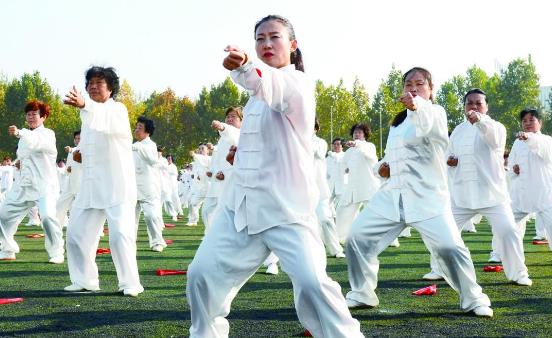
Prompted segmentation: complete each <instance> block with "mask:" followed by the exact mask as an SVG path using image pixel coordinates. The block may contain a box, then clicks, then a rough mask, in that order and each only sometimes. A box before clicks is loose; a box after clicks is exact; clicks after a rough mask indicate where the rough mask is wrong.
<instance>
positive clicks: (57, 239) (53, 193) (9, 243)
mask: <svg viewBox="0 0 552 338" xmlns="http://www.w3.org/2000/svg"><path fill="white" fill-rule="evenodd" d="M17 137H18V138H19V143H18V146H17V157H18V159H19V160H20V163H21V170H20V177H19V180H18V183H17V184H15V185H14V186H13V188H12V189H11V190H10V191H9V193H8V194H7V196H6V200H5V201H4V204H3V205H2V207H1V209H0V223H1V224H0V243H2V252H6V253H12V254H15V253H18V252H19V246H18V245H17V243H16V242H15V240H14V235H15V232H16V231H17V225H18V224H19V222H21V220H22V219H23V218H24V217H25V215H27V213H28V212H29V210H30V209H31V208H32V207H34V206H37V207H38V209H39V212H40V215H41V216H42V223H43V227H44V239H45V241H44V246H45V247H46V251H47V252H48V256H49V257H50V259H60V258H63V253H64V249H63V232H62V229H61V225H60V224H59V222H58V221H57V218H56V201H57V198H58V195H59V182H58V176H57V169H56V156H57V149H56V135H55V134H54V132H53V131H52V130H50V129H48V128H45V127H44V126H43V125H42V126H40V127H38V128H36V129H33V130H29V129H25V128H24V129H21V130H20V131H19V134H18V135H17Z"/></svg>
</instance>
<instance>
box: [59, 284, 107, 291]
mask: <svg viewBox="0 0 552 338" xmlns="http://www.w3.org/2000/svg"><path fill="white" fill-rule="evenodd" d="M63 290H65V291H67V292H80V291H100V288H95V289H87V288H83V287H82V286H80V285H77V284H71V285H69V286H66V287H64V288H63Z"/></svg>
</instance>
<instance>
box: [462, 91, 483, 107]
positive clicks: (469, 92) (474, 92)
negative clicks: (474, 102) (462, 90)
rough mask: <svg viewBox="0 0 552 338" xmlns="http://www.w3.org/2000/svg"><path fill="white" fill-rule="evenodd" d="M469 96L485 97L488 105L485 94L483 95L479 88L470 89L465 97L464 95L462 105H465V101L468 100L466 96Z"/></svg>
mask: <svg viewBox="0 0 552 338" xmlns="http://www.w3.org/2000/svg"><path fill="white" fill-rule="evenodd" d="M471 94H481V95H483V96H485V102H487V103H489V101H487V93H485V92H484V91H483V90H482V89H480V88H472V89H470V90H468V92H467V93H466V95H464V100H463V102H464V104H466V100H467V99H468V96H470V95H471Z"/></svg>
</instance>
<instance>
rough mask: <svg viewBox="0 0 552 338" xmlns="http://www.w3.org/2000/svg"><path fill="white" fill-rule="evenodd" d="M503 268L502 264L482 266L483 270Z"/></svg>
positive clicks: (491, 270)
mask: <svg viewBox="0 0 552 338" xmlns="http://www.w3.org/2000/svg"><path fill="white" fill-rule="evenodd" d="M502 270H504V268H503V267H502V265H486V266H484V267H483V271H484V272H500V271H502Z"/></svg>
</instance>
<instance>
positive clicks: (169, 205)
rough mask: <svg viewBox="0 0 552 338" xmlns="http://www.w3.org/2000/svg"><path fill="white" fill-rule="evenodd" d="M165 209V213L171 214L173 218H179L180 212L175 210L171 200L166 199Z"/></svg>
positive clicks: (164, 202)
mask: <svg viewBox="0 0 552 338" xmlns="http://www.w3.org/2000/svg"><path fill="white" fill-rule="evenodd" d="M169 197H170V196H169ZM163 208H164V209H165V212H166V213H167V214H169V215H170V216H171V217H176V216H178V211H176V208H175V206H174V204H173V202H172V199H171V198H169V199H166V200H165V201H163Z"/></svg>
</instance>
